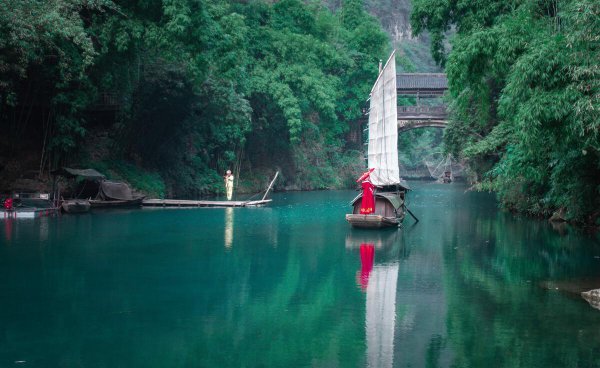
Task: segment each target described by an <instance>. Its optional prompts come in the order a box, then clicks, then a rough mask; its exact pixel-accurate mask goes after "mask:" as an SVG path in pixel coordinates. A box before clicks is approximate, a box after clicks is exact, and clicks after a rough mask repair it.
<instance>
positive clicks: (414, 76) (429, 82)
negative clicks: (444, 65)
mask: <svg viewBox="0 0 600 368" xmlns="http://www.w3.org/2000/svg"><path fill="white" fill-rule="evenodd" d="M396 88H397V89H398V91H399V92H408V93H411V94H413V93H416V92H434V91H435V92H441V93H443V92H444V91H445V90H447V89H448V79H447V78H446V74H443V73H400V74H397V75H396Z"/></svg>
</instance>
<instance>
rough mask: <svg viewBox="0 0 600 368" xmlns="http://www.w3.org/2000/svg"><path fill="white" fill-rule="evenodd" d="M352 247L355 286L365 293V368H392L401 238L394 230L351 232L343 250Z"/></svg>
mask: <svg viewBox="0 0 600 368" xmlns="http://www.w3.org/2000/svg"><path fill="white" fill-rule="evenodd" d="M367 239H368V242H367ZM358 241H361V243H357V242H358ZM354 244H360V245H359V246H358V247H359V251H360V261H361V269H360V273H359V274H358V275H357V276H358V277H357V283H358V285H359V286H360V287H361V289H362V290H363V291H365V292H366V313H365V335H366V340H367V366H369V367H392V366H393V363H394V331H395V327H396V290H397V288H396V286H397V282H398V269H399V264H398V259H399V255H400V254H403V253H402V252H400V249H401V248H402V244H401V238H400V235H399V232H398V231H397V230H390V231H366V232H365V231H360V230H353V231H352V232H350V233H349V234H348V235H347V236H346V247H350V248H351V247H353V246H355V245H354ZM376 254H377V255H378V257H376ZM375 260H377V262H375Z"/></svg>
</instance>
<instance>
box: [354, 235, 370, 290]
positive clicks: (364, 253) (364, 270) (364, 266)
mask: <svg viewBox="0 0 600 368" xmlns="http://www.w3.org/2000/svg"><path fill="white" fill-rule="evenodd" d="M374 259H375V245H374V244H366V243H363V244H361V245H360V275H356V276H357V280H356V281H357V283H358V284H359V285H360V288H361V289H362V290H366V289H367V286H369V274H370V273H371V271H372V270H373V260H374Z"/></svg>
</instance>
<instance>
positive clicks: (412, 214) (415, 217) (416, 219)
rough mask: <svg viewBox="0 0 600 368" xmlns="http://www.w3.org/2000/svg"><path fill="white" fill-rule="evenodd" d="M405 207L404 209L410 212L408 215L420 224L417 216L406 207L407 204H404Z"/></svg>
mask: <svg viewBox="0 0 600 368" xmlns="http://www.w3.org/2000/svg"><path fill="white" fill-rule="evenodd" d="M403 206H404V208H405V209H406V211H407V212H408V213H409V214H410V215H411V216H412V217H413V218H414V219H415V221H416V222H419V219H418V218H417V216H415V215H414V213H412V212H411V211H410V210H409V209H408V207H406V205H405V204H404V205H403Z"/></svg>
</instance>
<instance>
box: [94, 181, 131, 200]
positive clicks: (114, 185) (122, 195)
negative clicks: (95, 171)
mask: <svg viewBox="0 0 600 368" xmlns="http://www.w3.org/2000/svg"><path fill="white" fill-rule="evenodd" d="M98 194H99V196H100V198H102V199H104V200H106V201H109V200H122V201H126V200H131V199H133V194H132V192H131V188H130V187H129V185H127V184H125V183H121V182H117V181H110V180H105V181H103V182H102V183H100V191H99V193H98Z"/></svg>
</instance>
